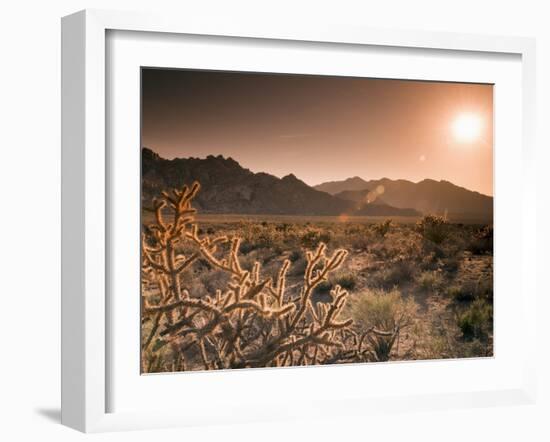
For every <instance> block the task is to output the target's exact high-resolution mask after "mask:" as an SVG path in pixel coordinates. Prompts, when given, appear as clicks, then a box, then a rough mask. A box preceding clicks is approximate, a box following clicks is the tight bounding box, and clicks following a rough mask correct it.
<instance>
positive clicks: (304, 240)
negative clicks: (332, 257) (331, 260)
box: [300, 230, 321, 248]
mask: <svg viewBox="0 0 550 442" xmlns="http://www.w3.org/2000/svg"><path fill="white" fill-rule="evenodd" d="M300 242H301V244H302V246H303V247H305V248H313V247H315V246H316V245H317V244H319V243H320V242H321V233H320V232H319V231H318V230H308V231H307V232H306V233H304V234H303V235H302V237H301V238H300Z"/></svg>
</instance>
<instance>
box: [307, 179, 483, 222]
mask: <svg viewBox="0 0 550 442" xmlns="http://www.w3.org/2000/svg"><path fill="white" fill-rule="evenodd" d="M314 188H315V189H317V190H320V191H323V192H326V193H329V194H331V195H335V196H340V197H346V198H348V199H352V200H360V199H361V198H363V197H364V195H366V194H368V192H369V189H377V190H378V192H377V194H378V195H379V196H380V199H382V200H383V201H384V202H385V203H386V204H390V205H392V206H395V207H398V208H403V207H408V208H413V209H415V210H417V211H419V212H422V213H424V214H427V213H432V214H439V215H447V216H448V217H449V218H451V219H453V218H454V219H461V220H480V221H484V222H489V221H492V219H493V198H492V197H490V196H487V195H483V194H481V193H479V192H475V191H471V190H468V189H465V188H464V187H459V186H457V185H455V184H453V183H451V182H449V181H445V180H441V181H436V180H432V179H425V180H422V181H419V182H418V183H413V182H412V181H408V180H391V179H389V178H382V179H379V180H370V181H365V180H363V179H362V178H360V177H353V178H348V179H346V180H343V181H331V182H326V183H322V184H319V185H317V186H314Z"/></svg>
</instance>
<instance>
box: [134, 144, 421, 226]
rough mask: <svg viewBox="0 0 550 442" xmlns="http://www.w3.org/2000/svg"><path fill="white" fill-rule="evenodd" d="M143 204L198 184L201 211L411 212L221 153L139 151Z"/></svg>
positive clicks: (286, 212)
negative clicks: (256, 168) (362, 201)
mask: <svg viewBox="0 0 550 442" xmlns="http://www.w3.org/2000/svg"><path fill="white" fill-rule="evenodd" d="M141 167H142V201H143V203H144V204H145V205H147V206H149V205H151V202H152V199H153V198H154V197H155V196H158V195H160V193H161V191H163V190H168V189H173V188H180V187H182V186H183V185H184V184H190V183H192V182H193V181H198V182H200V184H201V191H200V192H199V194H198V195H197V198H196V200H195V206H196V208H197V209H198V210H199V211H200V212H202V213H237V214H239V213H241V214H280V215H335V216H337V215H342V214H347V215H375V216H376V215H379V216H400V215H401V216H411V215H410V214H411V213H413V214H417V212H415V211H414V210H413V211H411V210H410V209H408V208H406V209H402V208H396V207H390V206H388V205H385V204H378V205H357V204H356V203H355V202H354V201H350V200H346V199H344V198H338V197H336V196H333V195H330V194H328V193H326V192H322V191H319V190H316V189H314V188H312V187H310V186H308V185H307V184H306V183H304V182H303V181H301V180H300V179H298V178H297V177H296V176H294V175H292V174H290V175H287V176H285V177H283V178H277V177H275V176H273V175H269V174H267V173H262V172H260V173H254V172H252V171H250V170H248V169H245V168H243V167H242V166H241V165H240V164H239V163H238V162H237V161H235V160H234V159H232V158H224V157H223V156H221V155H218V156H212V155H210V156H208V157H206V158H176V159H173V160H167V159H164V158H162V157H160V156H159V155H158V154H156V153H155V152H153V151H152V150H151V149H148V148H143V149H142V166H141Z"/></svg>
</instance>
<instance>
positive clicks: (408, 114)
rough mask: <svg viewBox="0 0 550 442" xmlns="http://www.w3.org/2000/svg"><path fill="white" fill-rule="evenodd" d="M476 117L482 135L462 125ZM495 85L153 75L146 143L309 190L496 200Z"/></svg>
mask: <svg viewBox="0 0 550 442" xmlns="http://www.w3.org/2000/svg"><path fill="white" fill-rule="evenodd" d="M461 115H469V116H473V118H474V119H475V120H476V121H477V122H478V123H479V133H477V134H475V135H474V136H473V137H472V139H470V140H463V139H460V136H459V135H460V133H459V134H458V135H457V134H456V133H455V131H454V130H453V127H454V126H453V125H454V123H455V121H456V119H457V118H458V117H460V116H461ZM492 120H493V87H492V85H486V84H464V83H442V82H419V81H402V80H381V79H366V78H348V77H325V76H298V75H280V74H248V73H230V72H213V71H186V70H160V69H143V71H142V145H143V146H147V147H149V148H151V149H153V150H154V151H156V152H158V153H159V154H160V155H161V156H163V157H165V158H174V157H190V156H194V157H205V156H206V155H210V154H213V155H218V154H221V155H224V156H231V157H233V158H234V159H235V160H237V161H238V162H239V163H240V164H241V165H242V166H243V167H246V168H249V169H251V170H252V171H254V172H260V171H262V172H267V173H271V174H273V175H276V176H279V177H282V176H284V175H288V174H289V173H293V174H294V175H296V176H297V177H298V178H300V179H301V180H303V181H305V182H306V183H307V184H310V185H315V184H319V183H322V182H325V181H334V180H342V179H346V178H348V177H353V176H360V177H362V178H364V179H365V180H369V179H376V178H382V177H388V178H393V179H399V178H402V179H408V180H411V181H420V180H422V179H424V178H432V179H436V180H441V179H444V180H448V181H451V182H453V183H454V184H457V185H459V186H463V187H466V188H468V189H471V190H477V191H479V192H481V193H484V194H487V195H492V194H493V134H492V131H493V127H492Z"/></svg>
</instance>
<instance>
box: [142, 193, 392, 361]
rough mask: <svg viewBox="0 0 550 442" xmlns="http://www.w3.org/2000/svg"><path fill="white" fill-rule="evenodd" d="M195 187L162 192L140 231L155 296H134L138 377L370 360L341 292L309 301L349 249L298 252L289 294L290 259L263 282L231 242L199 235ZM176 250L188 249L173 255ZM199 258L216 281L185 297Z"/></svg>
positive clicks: (236, 240)
mask: <svg viewBox="0 0 550 442" xmlns="http://www.w3.org/2000/svg"><path fill="white" fill-rule="evenodd" d="M199 188H200V186H199V184H198V183H195V184H193V186H192V187H187V186H185V187H183V189H181V190H174V191H173V193H171V194H168V193H167V192H163V193H162V197H161V198H159V199H157V200H155V201H154V208H153V209H152V211H153V213H154V215H155V221H154V222H153V223H151V224H149V225H147V226H146V227H147V228H146V229H144V234H143V237H142V285H143V286H144V287H156V288H157V289H156V291H155V293H154V296H150V293H148V291H147V290H144V291H142V309H141V312H142V341H141V350H142V351H141V356H142V357H141V370H142V372H156V371H181V370H197V369H204V370H211V369H222V368H244V367H268V366H289V365H312V364H330V363H342V362H356V361H365V360H368V358H370V356H369V355H370V353H369V351H372V350H369V349H366V348H363V341H362V340H361V339H360V337H359V335H358V333H357V332H356V331H355V330H354V329H353V327H352V325H353V320H352V319H351V318H346V317H345V316H344V307H345V304H346V301H347V298H348V293H347V292H346V291H345V290H343V289H342V288H341V287H340V286H339V285H336V286H334V287H333V288H331V290H330V301H329V302H326V303H316V304H315V303H313V302H311V298H312V295H313V293H314V291H315V290H316V289H317V288H318V286H319V285H321V284H323V283H324V282H326V281H328V280H329V277H330V275H331V274H332V273H333V272H334V271H336V270H338V269H339V268H340V267H341V265H342V263H343V262H344V259H345V258H346V256H347V251H346V250H341V249H340V250H336V251H334V252H333V253H332V254H328V253H327V246H326V245H325V244H324V243H322V242H321V243H319V245H318V246H317V247H316V248H315V249H314V250H308V251H306V253H305V269H304V271H303V273H302V280H301V282H300V283H299V287H294V289H293V290H294V292H293V293H296V295H294V294H293V293H289V291H288V290H287V287H286V284H287V281H286V280H287V272H288V271H289V268H290V266H291V263H290V261H289V260H284V262H282V263H281V264H280V267H279V270H278V272H277V275H276V277H274V278H273V277H265V276H263V275H262V272H261V266H260V262H259V261H254V262H253V263H252V262H250V263H249V265H247V267H248V268H244V267H243V265H242V262H241V259H240V256H239V250H240V246H241V244H240V243H241V238H240V237H239V236H232V237H229V236H223V235H222V236H217V237H210V236H204V235H203V236H200V235H199V233H198V225H197V223H196V222H195V209H193V207H192V206H191V202H192V200H193V198H194V197H195V196H196V194H197V192H198V191H199ZM167 212H168V214H167ZM168 218H170V219H168ZM268 228H269V226H266V230H267V229H268ZM249 232H251V233H253V234H255V233H254V232H252V228H251V229H249ZM256 233H257V232H256ZM247 234H248V233H247ZM182 243H185V245H186V246H185V247H181V244H182ZM188 245H190V246H188ZM178 247H180V248H181V249H183V250H189V252H188V253H187V254H182V253H177V252H176V250H177V248H178ZM199 260H205V261H207V262H208V264H209V266H210V267H211V268H212V269H213V271H214V272H217V274H219V275H221V276H220V277H219V279H218V278H216V279H215V280H214V281H210V280H208V281H201V282H202V283H203V285H204V284H206V285H208V284H213V285H214V286H215V287H205V290H204V291H203V293H201V294H200V295H199V296H197V297H193V296H191V295H190V292H189V287H190V285H191V284H193V283H194V282H196V281H197V280H198V279H197V278H195V277H193V276H191V275H190V274H189V272H190V270H191V269H192V268H193V267H194V266H195V265H196V264H197V263H198V262H199ZM298 261H299V260H297V262H298ZM295 264H296V263H295ZM381 332H382V331H381ZM394 333H395V331H394Z"/></svg>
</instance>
